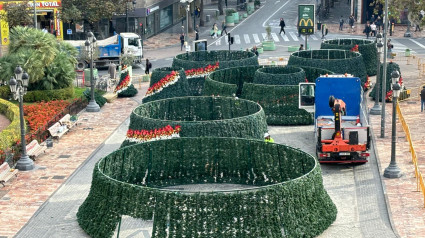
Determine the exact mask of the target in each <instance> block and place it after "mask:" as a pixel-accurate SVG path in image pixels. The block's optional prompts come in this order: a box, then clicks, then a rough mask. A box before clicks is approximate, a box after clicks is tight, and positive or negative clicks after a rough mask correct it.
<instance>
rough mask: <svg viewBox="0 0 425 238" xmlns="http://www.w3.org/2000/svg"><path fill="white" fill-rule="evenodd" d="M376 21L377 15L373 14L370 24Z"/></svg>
mask: <svg viewBox="0 0 425 238" xmlns="http://www.w3.org/2000/svg"><path fill="white" fill-rule="evenodd" d="M374 22H375V15H372V17H371V18H370V24H372V23H374Z"/></svg>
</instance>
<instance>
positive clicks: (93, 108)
mask: <svg viewBox="0 0 425 238" xmlns="http://www.w3.org/2000/svg"><path fill="white" fill-rule="evenodd" d="M95 42H96V37H94V35H93V33H92V32H91V31H89V33H88V34H87V40H86V42H85V43H84V45H85V46H86V51H87V52H88V53H89V54H90V86H91V99H90V102H89V105H87V107H86V111H87V112H98V111H100V107H99V105H98V104H97V103H96V100H95V98H94V84H95V79H94V77H93V53H94V48H95Z"/></svg>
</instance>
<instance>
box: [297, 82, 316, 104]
mask: <svg viewBox="0 0 425 238" xmlns="http://www.w3.org/2000/svg"><path fill="white" fill-rule="evenodd" d="M300 96H301V100H300V104H301V106H313V105H314V84H301V85H300Z"/></svg>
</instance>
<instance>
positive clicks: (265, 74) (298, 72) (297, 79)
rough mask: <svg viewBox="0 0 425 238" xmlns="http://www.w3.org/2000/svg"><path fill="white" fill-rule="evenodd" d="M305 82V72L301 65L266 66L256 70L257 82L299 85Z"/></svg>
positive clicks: (255, 78)
mask: <svg viewBox="0 0 425 238" xmlns="http://www.w3.org/2000/svg"><path fill="white" fill-rule="evenodd" d="M301 82H305V72H304V70H303V69H302V68H299V67H290V66H288V67H265V68H260V69H258V70H257V71H255V75H254V83H255V84H268V85H298V83H301Z"/></svg>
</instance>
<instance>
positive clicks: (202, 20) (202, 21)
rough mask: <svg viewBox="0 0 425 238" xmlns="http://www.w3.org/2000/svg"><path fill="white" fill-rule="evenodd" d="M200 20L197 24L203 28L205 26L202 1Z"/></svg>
mask: <svg viewBox="0 0 425 238" xmlns="http://www.w3.org/2000/svg"><path fill="white" fill-rule="evenodd" d="M200 14H201V18H200V19H201V20H200V22H199V26H204V25H205V21H204V0H201V13H200Z"/></svg>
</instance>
